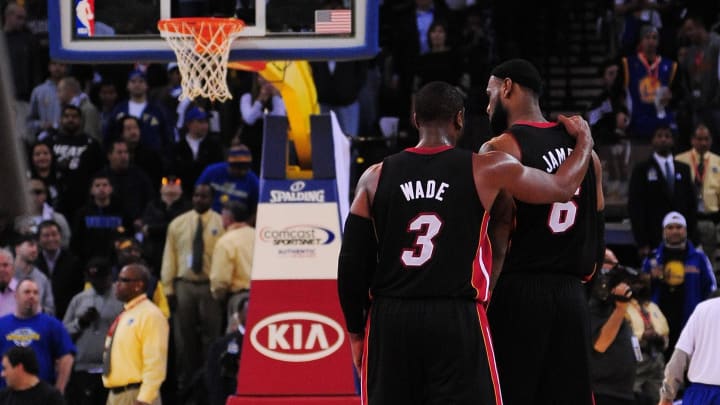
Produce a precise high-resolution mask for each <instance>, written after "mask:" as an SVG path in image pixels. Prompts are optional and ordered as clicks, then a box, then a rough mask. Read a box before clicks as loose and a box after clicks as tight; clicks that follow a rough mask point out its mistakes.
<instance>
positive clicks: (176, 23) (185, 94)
mask: <svg viewBox="0 0 720 405" xmlns="http://www.w3.org/2000/svg"><path fill="white" fill-rule="evenodd" d="M243 26H244V24H243V23H242V21H240V20H236V19H220V18H207V19H191V18H188V19H169V20H161V21H160V22H159V23H158V28H159V30H160V34H161V35H162V37H163V38H165V40H167V41H168V43H169V44H170V47H171V48H172V49H173V51H175V55H176V56H177V64H178V68H179V70H180V77H181V78H182V94H180V97H179V98H180V99H181V100H182V99H184V98H189V99H191V100H193V99H195V98H196V97H206V98H208V99H210V100H211V101H215V100H217V101H221V102H222V101H225V100H228V99H231V98H232V95H231V94H230V90H229V89H228V86H227V80H226V75H227V65H228V56H229V54H230V44H231V43H232V42H233V41H234V40H235V38H237V37H238V35H239V33H240V31H241V30H242V28H243Z"/></svg>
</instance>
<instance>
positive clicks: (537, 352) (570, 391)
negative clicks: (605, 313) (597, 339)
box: [488, 273, 593, 405]
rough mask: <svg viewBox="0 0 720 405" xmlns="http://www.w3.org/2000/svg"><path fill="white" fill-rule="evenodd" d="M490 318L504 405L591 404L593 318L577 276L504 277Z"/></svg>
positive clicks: (515, 275) (497, 291) (496, 288)
mask: <svg viewBox="0 0 720 405" xmlns="http://www.w3.org/2000/svg"><path fill="white" fill-rule="evenodd" d="M488 318H489V321H490V330H491V331H492V336H493V341H494V342H495V355H496V360H497V366H498V372H499V375H500V382H501V384H502V386H503V402H504V404H505V405H520V404H522V405H533V404H548V405H550V404H552V405H566V404H567V405H591V404H593V399H592V390H591V388H590V372H589V358H590V349H591V346H590V318H589V313H588V307H587V299H586V295H585V289H584V286H583V284H582V283H581V282H580V279H578V278H577V277H574V276H565V275H554V274H540V275H534V274H512V273H506V274H503V275H501V276H500V279H499V280H498V283H497V285H496V287H495V290H494V291H493V293H492V299H491V300H490V305H489V306H488Z"/></svg>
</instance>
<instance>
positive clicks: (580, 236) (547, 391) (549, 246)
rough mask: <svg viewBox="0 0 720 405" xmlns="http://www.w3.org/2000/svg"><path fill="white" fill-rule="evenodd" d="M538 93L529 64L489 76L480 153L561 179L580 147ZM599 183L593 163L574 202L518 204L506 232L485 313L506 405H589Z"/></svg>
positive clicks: (503, 67)
mask: <svg viewBox="0 0 720 405" xmlns="http://www.w3.org/2000/svg"><path fill="white" fill-rule="evenodd" d="M541 88H542V80H541V78H540V74H539V73H538V71H537V69H535V67H534V66H533V65H532V64H530V63H529V62H527V61H525V60H520V59H514V60H510V61H507V62H504V63H502V64H500V65H498V66H497V67H496V68H495V69H494V70H493V72H492V74H491V76H490V79H489V81H488V87H487V91H488V96H489V98H490V102H489V105H488V115H489V116H490V125H491V127H492V130H493V132H494V133H495V134H496V135H499V136H497V137H496V138H493V139H491V140H490V141H488V142H487V143H486V144H485V145H483V147H482V148H481V153H482V152H486V151H503V152H507V153H509V154H510V155H512V156H514V157H515V158H517V159H518V160H520V161H521V162H522V164H524V165H526V166H528V167H534V168H538V169H540V170H543V171H545V172H547V173H556V171H557V169H558V167H559V166H560V164H561V163H562V162H563V160H564V159H566V158H567V155H568V154H569V153H570V151H571V150H572V148H573V147H574V144H575V140H574V139H573V138H572V137H570V136H568V134H567V132H566V131H565V130H564V129H563V128H562V127H561V126H558V125H557V124H555V123H550V122H547V121H546V120H545V119H544V118H543V116H542V113H541V111H540V106H539V104H538V97H539V96H540V92H541ZM600 176H601V170H600V163H599V160H598V159H597V156H595V155H594V154H593V164H592V165H591V166H590V168H589V170H588V171H587V174H586V175H585V178H584V179H583V181H582V183H581V185H580V187H579V188H578V189H577V191H576V192H575V195H574V196H573V198H572V200H570V201H567V202H556V203H553V204H543V205H531V204H527V203H526V202H521V201H518V199H517V198H516V199H515V201H514V203H515V204H514V205H515V207H514V208H515V218H514V221H510V223H513V222H514V223H515V227H514V229H512V231H510V232H508V233H510V240H511V241H512V243H510V245H509V247H508V251H507V256H506V258H505V263H504V266H503V267H502V273H501V274H500V277H499V279H498V281H497V285H496V286H495V288H494V290H493V295H492V297H493V298H492V300H491V302H490V304H489V306H488V318H489V321H490V329H491V331H492V335H493V341H494V342H495V353H496V360H497V366H498V370H499V372H500V378H501V379H502V383H503V395H504V396H503V399H504V402H505V405H516V404H523V405H528V404H572V405H585V404H592V403H593V398H592V393H591V389H590V377H589V371H588V357H589V356H590V337H589V333H590V323H589V316H588V312H587V301H586V298H585V293H584V287H583V282H584V281H587V280H589V278H590V277H591V276H592V274H593V272H594V270H595V268H596V266H597V264H598V263H602V258H603V255H604V245H603V236H604V226H603V220H602V209H603V195H602V182H601V178H600ZM510 204H512V200H510ZM511 212H512V211H511ZM493 242H495V243H496V246H497V244H499V242H498V241H497V240H495V239H493ZM502 243H505V244H506V245H507V240H505V241H503V242H502ZM496 246H493V248H495V247H496ZM494 270H496V271H497V269H494ZM495 274H497V273H495Z"/></svg>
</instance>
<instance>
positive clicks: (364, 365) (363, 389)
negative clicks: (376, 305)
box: [360, 314, 370, 405]
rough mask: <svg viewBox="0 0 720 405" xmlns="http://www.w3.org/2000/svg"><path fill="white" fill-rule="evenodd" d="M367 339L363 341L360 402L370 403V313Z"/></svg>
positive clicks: (365, 404) (367, 324) (363, 403)
mask: <svg viewBox="0 0 720 405" xmlns="http://www.w3.org/2000/svg"><path fill="white" fill-rule="evenodd" d="M365 325H366V326H365V341H364V342H363V354H362V365H361V366H360V404H361V405H368V403H369V398H368V387H367V373H368V358H369V357H370V356H368V350H369V347H370V346H369V345H368V341H369V340H370V339H369V336H370V314H368V316H367V320H366V321H365Z"/></svg>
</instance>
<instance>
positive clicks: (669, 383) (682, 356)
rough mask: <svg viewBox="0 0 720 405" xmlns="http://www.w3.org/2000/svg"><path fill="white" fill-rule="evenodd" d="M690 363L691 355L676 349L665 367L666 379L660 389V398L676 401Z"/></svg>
mask: <svg viewBox="0 0 720 405" xmlns="http://www.w3.org/2000/svg"><path fill="white" fill-rule="evenodd" d="M689 363H690V355H688V354H687V353H685V352H684V351H682V350H680V349H675V351H674V352H673V354H672V357H670V361H668V363H667V365H666V366H665V378H664V379H663V383H662V387H661V388H660V397H661V398H663V399H668V400H674V399H675V396H676V395H677V390H678V387H679V386H680V384H681V383H682V382H683V381H684V379H685V377H684V376H685V370H686V369H687V366H688V364H689Z"/></svg>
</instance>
